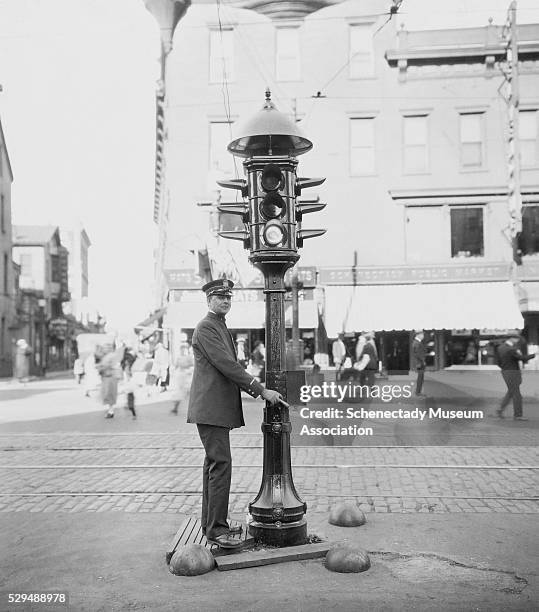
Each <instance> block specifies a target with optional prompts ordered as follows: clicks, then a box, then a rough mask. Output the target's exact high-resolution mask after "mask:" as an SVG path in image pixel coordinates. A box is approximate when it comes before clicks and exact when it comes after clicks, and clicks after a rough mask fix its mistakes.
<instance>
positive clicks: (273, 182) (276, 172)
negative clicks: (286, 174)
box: [260, 164, 283, 191]
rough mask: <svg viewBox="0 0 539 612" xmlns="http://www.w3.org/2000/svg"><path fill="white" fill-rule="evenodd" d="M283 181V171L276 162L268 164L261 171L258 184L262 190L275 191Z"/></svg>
mask: <svg viewBox="0 0 539 612" xmlns="http://www.w3.org/2000/svg"><path fill="white" fill-rule="evenodd" d="M282 181H283V173H282V172H281V169H280V168H279V166H278V165H277V164H268V165H267V166H266V167H265V168H264V170H263V171H262V176H261V177H260V184H261V185H262V189H264V191H277V189H279V186H280V185H281V183H282Z"/></svg>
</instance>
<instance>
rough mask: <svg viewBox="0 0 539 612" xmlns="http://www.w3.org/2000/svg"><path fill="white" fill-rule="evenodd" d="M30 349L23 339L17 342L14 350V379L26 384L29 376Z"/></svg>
mask: <svg viewBox="0 0 539 612" xmlns="http://www.w3.org/2000/svg"><path fill="white" fill-rule="evenodd" d="M31 354H32V348H31V347H30V345H29V344H28V342H26V340H25V339H24V338H21V339H20V340H17V344H16V349H15V378H16V379H17V380H18V381H19V382H27V381H28V378H29V376H30V356H31Z"/></svg>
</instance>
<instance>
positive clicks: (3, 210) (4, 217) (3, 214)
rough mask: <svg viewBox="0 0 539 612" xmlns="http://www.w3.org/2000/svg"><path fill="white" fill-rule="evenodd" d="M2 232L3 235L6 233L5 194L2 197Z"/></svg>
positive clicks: (0, 202) (0, 201) (0, 222)
mask: <svg viewBox="0 0 539 612" xmlns="http://www.w3.org/2000/svg"><path fill="white" fill-rule="evenodd" d="M0 230H1V231H2V234H5V233H6V207H5V202H4V194H2V195H0Z"/></svg>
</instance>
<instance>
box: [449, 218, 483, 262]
mask: <svg viewBox="0 0 539 612" xmlns="http://www.w3.org/2000/svg"><path fill="white" fill-rule="evenodd" d="M483 255H484V239H483V208H482V207H480V206H477V207H470V208H452V209H451V257H482V256H483Z"/></svg>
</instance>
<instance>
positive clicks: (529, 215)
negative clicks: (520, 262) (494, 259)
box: [519, 206, 539, 255]
mask: <svg viewBox="0 0 539 612" xmlns="http://www.w3.org/2000/svg"><path fill="white" fill-rule="evenodd" d="M519 248H520V250H521V251H522V254H523V255H535V254H536V253H539V206H524V207H523V209H522V233H521V234H520V236H519Z"/></svg>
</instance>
